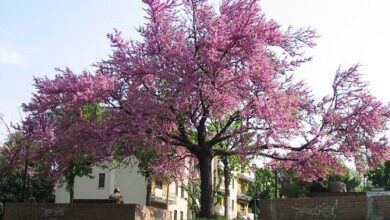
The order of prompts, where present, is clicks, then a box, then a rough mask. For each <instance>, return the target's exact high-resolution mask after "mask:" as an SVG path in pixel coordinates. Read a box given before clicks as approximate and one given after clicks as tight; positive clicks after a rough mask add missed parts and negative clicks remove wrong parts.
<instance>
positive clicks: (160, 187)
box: [155, 180, 163, 189]
mask: <svg viewBox="0 0 390 220" xmlns="http://www.w3.org/2000/svg"><path fill="white" fill-rule="evenodd" d="M162 185H163V184H162V181H160V180H156V186H155V188H156V189H162Z"/></svg>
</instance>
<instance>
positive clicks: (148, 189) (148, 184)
mask: <svg viewBox="0 0 390 220" xmlns="http://www.w3.org/2000/svg"><path fill="white" fill-rule="evenodd" d="M151 194H152V181H151V179H150V177H146V206H150V195H151Z"/></svg>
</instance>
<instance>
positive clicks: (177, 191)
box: [175, 183, 179, 197]
mask: <svg viewBox="0 0 390 220" xmlns="http://www.w3.org/2000/svg"><path fill="white" fill-rule="evenodd" d="M175 185H176V191H175V193H176V197H177V196H179V184H178V183H175Z"/></svg>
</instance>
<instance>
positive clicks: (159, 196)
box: [150, 188, 176, 205]
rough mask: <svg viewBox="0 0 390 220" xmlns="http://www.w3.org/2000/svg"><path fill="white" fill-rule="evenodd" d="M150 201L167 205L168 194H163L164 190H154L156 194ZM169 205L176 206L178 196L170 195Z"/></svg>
mask: <svg viewBox="0 0 390 220" xmlns="http://www.w3.org/2000/svg"><path fill="white" fill-rule="evenodd" d="M150 200H151V201H152V202H156V203H161V204H167V196H166V193H163V191H162V189H157V188H156V189H154V193H152V194H151V195H150ZM168 201H169V205H173V204H176V194H175V193H169V198H168Z"/></svg>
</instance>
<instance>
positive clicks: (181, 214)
mask: <svg viewBox="0 0 390 220" xmlns="http://www.w3.org/2000/svg"><path fill="white" fill-rule="evenodd" d="M180 220H184V213H183V212H182V211H181V212H180Z"/></svg>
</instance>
